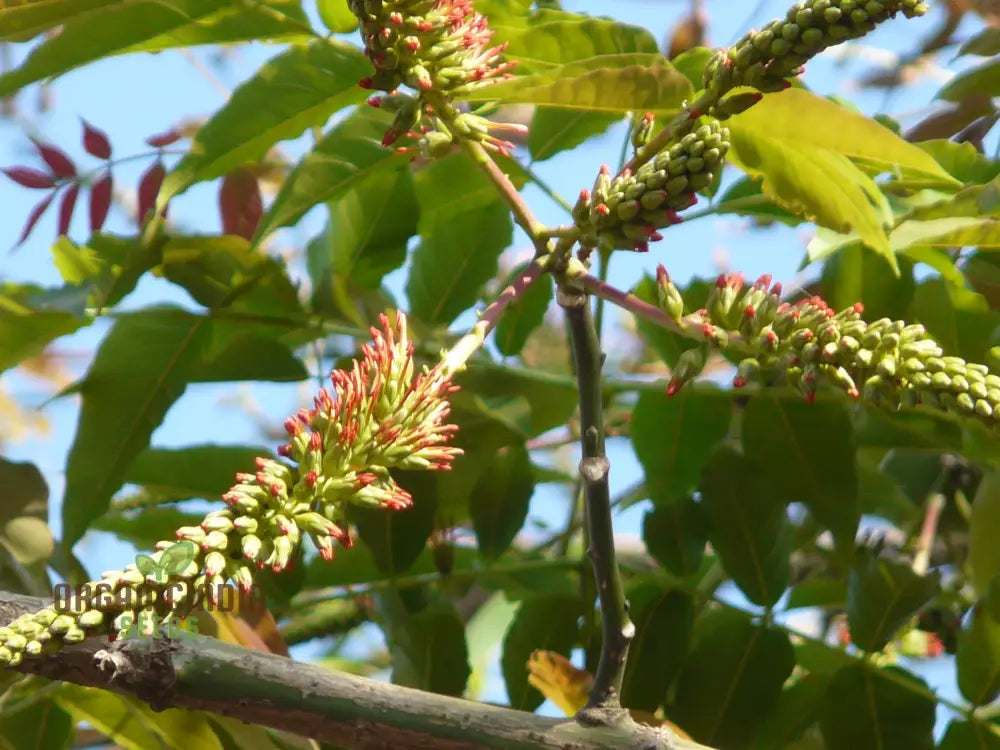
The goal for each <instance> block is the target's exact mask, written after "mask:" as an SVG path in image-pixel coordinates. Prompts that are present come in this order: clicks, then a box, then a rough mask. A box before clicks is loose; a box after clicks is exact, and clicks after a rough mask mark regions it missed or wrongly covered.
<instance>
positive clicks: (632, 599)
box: [622, 579, 694, 711]
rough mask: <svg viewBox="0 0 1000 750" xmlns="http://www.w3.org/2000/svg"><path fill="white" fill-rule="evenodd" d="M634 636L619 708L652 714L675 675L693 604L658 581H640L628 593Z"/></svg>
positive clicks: (681, 659) (684, 651) (685, 646)
mask: <svg viewBox="0 0 1000 750" xmlns="http://www.w3.org/2000/svg"><path fill="white" fill-rule="evenodd" d="M628 602H629V617H630V619H631V620H632V623H633V624H634V625H635V636H634V637H633V639H632V643H631V645H630V646H629V659H628V662H627V664H626V666H625V679H624V681H623V683H622V705H623V706H625V707H627V708H634V709H640V710H645V711H655V710H656V709H657V707H658V706H660V705H661V704H662V703H663V702H664V701H665V700H666V697H667V689H668V688H669V686H670V683H672V682H673V680H674V678H675V677H676V676H677V675H678V674H679V672H680V669H681V664H682V663H683V662H684V657H685V655H686V654H687V649H688V643H689V641H690V640H691V630H692V626H693V623H694V602H693V601H692V599H691V596H690V595H689V594H686V593H684V592H682V591H678V590H676V589H674V588H672V587H671V586H669V585H668V584H667V583H665V582H664V581H662V580H661V579H649V580H645V581H641V582H640V583H638V584H637V585H634V586H632V587H630V589H629V592H628Z"/></svg>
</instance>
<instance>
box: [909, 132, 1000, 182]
mask: <svg viewBox="0 0 1000 750" xmlns="http://www.w3.org/2000/svg"><path fill="white" fill-rule="evenodd" d="M916 145H917V146H918V147H919V148H921V149H922V150H924V151H926V152H927V153H928V154H930V155H931V156H932V157H934V161H936V162H937V163H938V164H940V165H941V166H942V167H943V168H944V169H945V170H946V171H947V172H948V174H950V175H951V176H952V177H954V178H955V179H956V180H958V181H959V182H962V183H964V184H966V185H981V184H983V183H985V182H989V181H990V180H992V179H993V178H994V177H996V176H997V175H998V174H1000V162H996V161H993V160H992V159H988V158H987V157H985V156H983V155H982V154H981V153H979V152H978V151H977V150H976V147H975V146H973V145H972V144H971V143H969V142H967V141H966V142H963V143H955V142H954V141H949V140H946V139H944V138H937V139H934V140H930V141H921V142H920V143H918V144H916ZM959 194H961V193H959Z"/></svg>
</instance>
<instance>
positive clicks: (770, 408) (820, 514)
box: [742, 396, 861, 558]
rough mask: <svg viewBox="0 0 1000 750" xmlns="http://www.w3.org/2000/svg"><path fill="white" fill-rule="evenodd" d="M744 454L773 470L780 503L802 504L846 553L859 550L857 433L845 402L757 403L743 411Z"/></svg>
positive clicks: (766, 400)
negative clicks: (856, 538) (856, 542)
mask: <svg viewBox="0 0 1000 750" xmlns="http://www.w3.org/2000/svg"><path fill="white" fill-rule="evenodd" d="M742 429H743V432H742V439H743V450H744V451H745V452H746V456H747V458H748V459H750V460H751V461H754V462H756V463H758V464H759V465H761V466H765V467H767V468H768V472H767V479H768V483H769V485H770V492H771V493H772V494H773V495H774V496H775V499H776V500H778V501H784V502H802V503H805V505H806V506H807V507H808V508H809V511H810V512H811V513H812V514H813V516H814V517H815V518H816V520H817V521H819V523H821V524H822V525H823V526H826V527H827V528H829V529H830V531H831V532H832V533H833V538H834V541H835V542H836V545H837V547H838V549H839V550H840V552H841V555H842V556H843V557H845V558H847V557H849V556H850V553H851V551H852V550H853V549H854V542H855V537H856V535H857V529H858V522H859V521H860V519H861V511H860V508H859V506H858V482H857V476H856V474H855V449H854V434H853V428H852V426H851V418H850V415H849V414H848V412H847V408H846V405H845V404H844V402H843V401H840V400H838V401H822V402H816V403H812V404H810V403H807V402H805V401H803V400H791V399H775V398H768V397H766V396H763V397H758V398H754V399H751V401H750V403H749V404H748V405H747V408H746V409H745V410H744V412H743V427H742Z"/></svg>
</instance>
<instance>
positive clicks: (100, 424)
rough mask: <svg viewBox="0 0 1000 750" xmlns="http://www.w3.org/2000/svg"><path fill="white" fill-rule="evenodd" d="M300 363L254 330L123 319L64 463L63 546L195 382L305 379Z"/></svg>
mask: <svg viewBox="0 0 1000 750" xmlns="http://www.w3.org/2000/svg"><path fill="white" fill-rule="evenodd" d="M305 376H306V372H305V369H304V368H303V367H302V364H301V363H300V362H299V361H298V360H296V359H295V358H294V357H292V356H291V354H290V353H289V352H288V350H287V348H285V347H284V346H282V345H281V344H279V343H278V342H276V341H274V340H273V339H267V338H261V337H260V336H257V335H255V334H254V329H253V327H248V326H247V325H246V324H244V323H240V324H237V325H232V324H229V323H228V322H227V321H221V320H214V319H213V318H212V317H210V316H201V315H192V314H190V313H187V312H183V311H181V310H178V309H176V308H159V309H147V310H143V311H141V312H137V313H132V314H126V315H122V316H120V317H119V318H118V320H117V321H116V323H115V325H114V327H113V328H112V329H111V331H110V332H109V333H108V335H107V336H106V337H105V338H104V340H103V341H102V342H101V346H100V348H99V349H98V351H97V355H96V356H95V358H94V361H93V362H92V363H91V365H90V368H89V370H88V371H87V375H86V376H85V377H84V379H83V380H82V381H81V382H79V383H77V384H76V385H74V386H73V387H72V388H71V389H69V392H78V393H80V395H81V396H82V400H83V405H82V408H81V410H80V417H79V420H78V423H77V430H76V436H75V437H74V441H73V445H72V447H71V449H70V454H69V458H68V460H67V464H66V494H65V498H66V499H65V500H64V502H63V530H64V542H65V543H66V544H69V545H71V544H73V543H74V542H75V541H76V540H78V539H79V538H80V537H81V536H82V535H83V533H84V532H85V531H86V528H87V525H88V524H89V523H90V521H91V520H93V519H94V518H96V517H97V516H99V515H101V514H102V513H104V511H105V510H107V507H108V501H109V500H110V498H111V495H112V494H113V493H114V492H115V491H116V490H117V489H118V488H119V487H120V486H121V484H122V481H123V480H124V476H125V472H126V471H127V469H128V466H129V465H130V464H131V462H132V460H133V459H134V458H135V457H136V455H138V454H139V452H140V451H142V450H143V449H144V448H145V447H146V446H147V445H148V443H149V438H150V435H151V434H152V432H153V430H154V429H155V428H156V427H157V426H158V425H159V424H160V422H161V421H162V420H163V417H164V416H165V415H166V413H167V410H168V409H169V408H170V406H171V405H172V404H173V402H174V401H176V400H177V399H178V398H180V396H181V394H182V393H183V392H184V390H185V388H186V387H187V384H188V383H190V382H218V381H225V380H275V381H287V380H301V379H302V378H304V377H305Z"/></svg>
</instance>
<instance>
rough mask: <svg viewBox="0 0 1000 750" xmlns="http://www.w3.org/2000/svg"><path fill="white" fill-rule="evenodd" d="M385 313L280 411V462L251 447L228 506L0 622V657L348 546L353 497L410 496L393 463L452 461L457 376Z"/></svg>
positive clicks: (174, 610) (160, 610)
mask: <svg viewBox="0 0 1000 750" xmlns="http://www.w3.org/2000/svg"><path fill="white" fill-rule="evenodd" d="M381 323H382V330H376V329H374V328H373V329H372V337H373V340H372V342H371V343H369V344H367V345H365V346H364V347H363V349H362V357H361V359H360V360H356V361H355V362H354V363H353V366H352V367H351V369H349V370H335V371H334V372H333V373H332V374H331V376H330V379H331V384H332V388H331V389H330V390H327V389H325V388H324V389H321V390H320V392H319V394H318V395H317V396H316V398H315V400H314V408H313V409H309V410H307V409H303V410H301V411H300V412H298V414H296V415H295V416H294V417H292V418H290V419H288V420H286V422H285V429H286V431H287V433H288V436H289V442H288V443H287V444H286V445H283V446H281V447H280V448H279V449H278V453H279V455H280V456H282V457H284V458H285V459H286V460H285V461H279V460H273V459H268V458H258V459H257V460H256V467H255V468H256V471H255V472H253V473H240V474H237V475H236V483H235V484H234V485H233V486H232V488H230V490H229V491H228V492H227V493H226V494H224V495H223V496H222V499H223V500H224V501H225V503H226V505H227V506H228V507H227V508H225V509H221V510H217V511H213V512H211V513H209V514H207V515H206V516H205V518H204V520H203V521H202V522H201V524H200V525H199V526H190V527H182V528H180V529H178V530H177V531H176V539H172V540H164V541H162V542H159V543H157V544H156V551H155V552H154V553H153V554H152V555H150V556H149V560H148V562H149V564H150V565H151V566H152V568H151V569H149V570H146V569H142V570H140V568H139V566H138V565H137V564H131V565H129V566H127V567H126V568H125V569H124V570H115V571H109V572H106V573H104V574H103V575H102V576H101V580H100V581H95V582H92V583H90V584H87V586H86V589H85V593H84V590H81V591H80V592H78V593H77V594H75V595H74V596H72V597H70V598H69V600H68V601H67V602H60V603H59V605H58V606H56V605H52V606H49V607H46V608H45V609H43V610H41V611H40V612H35V613H30V614H25V615H22V616H21V617H20V618H18V619H17V620H15V621H14V622H13V623H11V624H9V625H7V626H6V627H0V664H4V665H16V664H17V663H19V662H20V661H21V659H22V658H24V657H25V656H37V655H39V654H41V653H45V652H51V651H54V650H58V648H59V647H60V646H61V645H62V644H63V643H73V642H78V641H80V640H83V638H84V637H86V636H87V635H92V634H97V633H101V634H106V633H109V632H112V633H113V632H117V631H119V630H122V629H128V628H129V627H130V626H131V624H133V623H135V622H138V621H144V622H147V623H153V624H154V625H155V624H165V623H167V622H168V621H170V619H171V618H173V617H178V616H180V617H183V616H185V615H186V614H187V613H188V612H190V611H191V609H192V608H194V607H196V606H198V605H199V604H201V603H202V602H203V601H205V599H208V600H209V602H211V603H214V602H215V601H216V597H218V595H219V594H220V593H221V592H222V590H223V589H222V587H223V585H224V584H226V583H227V582H229V581H231V582H233V583H234V584H236V586H237V587H238V588H239V589H240V590H241V591H243V592H247V591H249V590H250V588H251V586H252V585H253V580H254V573H255V571H256V570H257V569H260V568H265V567H267V568H270V569H271V570H272V571H274V572H281V571H283V570H286V569H287V568H288V567H289V566H291V565H292V564H293V562H294V561H295V559H297V557H298V554H299V550H300V547H301V544H302V541H303V539H305V538H309V539H310V540H311V542H312V543H313V545H314V546H315V547H316V548H317V550H318V551H319V553H320V555H321V556H322V557H323V558H324V559H327V560H330V559H332V558H333V555H334V542H338V543H340V544H341V545H342V546H344V547H350V546H351V537H350V534H349V532H348V530H347V524H346V520H345V511H346V508H347V506H348V505H349V504H354V505H359V506H363V507H368V508H383V509H389V510H399V509H404V508H407V507H409V506H410V505H411V504H412V502H413V500H412V497H411V496H410V494H409V493H408V492H407V491H406V490H404V489H403V488H401V487H400V486H399V485H398V484H396V482H395V480H393V478H392V476H391V475H390V473H389V471H390V469H395V468H399V469H428V470H435V469H436V470H444V469H449V468H450V467H451V461H452V459H454V458H455V456H457V455H459V454H460V453H461V451H460V450H459V449H457V448H453V447H450V446H448V445H447V443H448V441H449V439H450V437H451V435H452V433H453V432H454V431H455V430H456V429H457V428H456V427H455V426H453V425H449V424H446V423H445V420H446V418H447V417H448V414H449V412H450V407H449V404H448V401H447V397H448V395H449V394H450V393H452V392H453V391H454V390H456V388H457V387H456V386H454V385H452V384H451V380H450V375H449V373H447V372H445V371H444V369H443V368H442V366H441V365H438V366H436V367H435V368H433V369H427V368H423V369H422V370H418V368H417V367H416V365H415V364H414V362H413V344H412V342H411V341H410V340H409V338H408V336H407V329H406V318H405V317H404V316H403V315H402V314H401V313H397V315H396V322H395V325H391V324H390V322H389V319H388V318H387V317H386V316H384V315H383V316H381ZM178 548H180V550H181V552H182V553H185V556H182V557H181V558H180V559H181V562H180V563H177V559H178V558H177V557H176V555H177V554H178V553H177V550H178ZM164 556H174V557H173V558H172V559H173V560H174V564H172V565H168V564H167V563H166V559H167V558H165V557H164ZM156 566H160V568H158V569H155V568H156ZM164 570H166V573H167V574H164Z"/></svg>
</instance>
